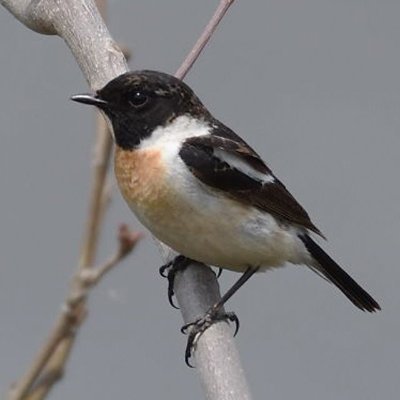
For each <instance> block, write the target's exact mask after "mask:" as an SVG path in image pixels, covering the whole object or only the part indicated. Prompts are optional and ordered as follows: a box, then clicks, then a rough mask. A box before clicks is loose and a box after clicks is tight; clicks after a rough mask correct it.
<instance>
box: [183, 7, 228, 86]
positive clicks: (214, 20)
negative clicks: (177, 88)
mask: <svg viewBox="0 0 400 400" xmlns="http://www.w3.org/2000/svg"><path fill="white" fill-rule="evenodd" d="M233 2H234V0H221V1H220V2H219V5H218V7H217V9H216V10H215V13H214V15H213V16H212V17H211V19H210V21H209V22H208V24H207V26H206V27H205V28H204V31H203V33H202V34H201V35H200V37H199V38H198V39H197V42H196V43H195V45H194V46H193V48H192V50H190V52H189V54H188V55H187V56H186V58H185V60H184V61H183V63H182V64H181V66H180V67H179V68H178V70H177V71H176V72H175V76H176V77H177V78H179V79H184V78H185V76H186V74H187V73H188V72H189V70H190V68H192V66H193V64H194V63H195V62H196V60H197V59H198V58H199V56H200V54H201V52H202V51H203V49H204V47H205V46H206V44H207V43H208V42H209V40H210V38H211V36H212V34H213V33H214V31H215V30H216V29H217V27H218V25H219V23H220V22H221V20H222V18H224V15H225V13H226V12H227V11H228V8H229V7H230V6H231V5H232V4H233Z"/></svg>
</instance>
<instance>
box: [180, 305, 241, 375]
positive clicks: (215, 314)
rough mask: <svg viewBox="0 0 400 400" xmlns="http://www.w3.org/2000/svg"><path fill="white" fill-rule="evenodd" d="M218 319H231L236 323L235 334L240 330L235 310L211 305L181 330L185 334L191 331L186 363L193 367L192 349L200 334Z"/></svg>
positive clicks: (187, 345)
mask: <svg viewBox="0 0 400 400" xmlns="http://www.w3.org/2000/svg"><path fill="white" fill-rule="evenodd" d="M218 321H231V322H234V323H235V333H234V336H236V334H237V333H238V331H239V326H240V324H239V318H238V317H237V316H236V314H235V313H234V312H221V309H220V307H215V306H213V307H211V308H210V309H209V310H208V311H207V312H206V313H205V314H204V315H203V317H201V318H199V319H198V320H196V321H194V322H191V323H189V324H186V325H184V326H182V328H181V332H182V333H183V334H187V333H189V336H188V340H187V344H186V350H185V362H186V365H187V366H188V367H190V368H193V365H192V364H191V363H190V361H189V360H190V358H191V356H192V350H193V348H194V346H195V345H196V343H197V341H198V340H199V338H200V336H201V335H202V334H203V333H204V332H205V331H206V330H207V329H208V328H209V327H210V326H211V325H213V324H214V323H215V322H218Z"/></svg>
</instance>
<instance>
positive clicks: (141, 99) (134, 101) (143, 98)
mask: <svg viewBox="0 0 400 400" xmlns="http://www.w3.org/2000/svg"><path fill="white" fill-rule="evenodd" d="M148 100H149V98H148V96H147V95H146V94H144V93H143V92H139V91H136V92H132V93H131V94H130V95H129V97H128V102H129V104H130V105H132V106H133V107H142V106H144V105H145V104H146V103H147V101H148Z"/></svg>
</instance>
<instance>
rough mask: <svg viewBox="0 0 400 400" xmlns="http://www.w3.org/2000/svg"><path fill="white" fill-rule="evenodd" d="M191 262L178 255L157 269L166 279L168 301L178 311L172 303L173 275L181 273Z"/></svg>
mask: <svg viewBox="0 0 400 400" xmlns="http://www.w3.org/2000/svg"><path fill="white" fill-rule="evenodd" d="M191 262H192V261H191V260H190V258H187V257H185V256H182V255H179V256H177V257H175V258H174V259H173V260H172V261H170V262H169V263H167V264H164V265H163V266H161V267H160V269H159V272H160V275H161V276H162V277H164V278H167V279H168V301H169V304H171V306H172V307H174V308H177V309H179V307H177V306H176V305H175V304H174V301H173V297H174V280H175V275H176V273H177V272H178V271H183V270H184V269H185V268H186V267H187V266H188V265H189V264H190V263H191Z"/></svg>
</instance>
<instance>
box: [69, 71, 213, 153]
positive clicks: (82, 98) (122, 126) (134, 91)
mask: <svg viewBox="0 0 400 400" xmlns="http://www.w3.org/2000/svg"><path fill="white" fill-rule="evenodd" d="M71 99H72V100H74V101H77V102H80V103H85V104H91V105H95V106H96V107H98V108H100V109H101V110H102V111H104V113H105V114H106V115H107V117H108V118H109V119H110V121H111V123H112V126H113V130H114V135H115V141H116V142H117V144H118V145H119V146H120V147H122V148H124V149H126V150H129V149H133V148H135V147H137V146H138V145H139V143H140V141H141V140H142V139H144V138H146V137H148V136H150V135H151V133H152V132H153V130H154V129H155V128H156V127H158V126H165V125H166V124H168V123H169V122H171V121H173V120H174V119H175V118H176V117H179V116H181V115H185V114H188V115H191V116H193V117H197V118H206V117H207V116H208V115H209V113H208V111H207V109H206V108H205V107H204V106H203V104H202V103H201V101H200V100H199V99H198V97H197V96H196V95H195V94H194V93H193V91H192V89H190V88H189V86H187V85H186V84H185V83H184V82H182V81H181V80H179V79H177V78H175V77H174V76H172V75H168V74H165V73H162V72H156V71H136V72H127V73H125V74H123V75H120V76H118V77H117V78H115V79H113V80H112V81H110V82H109V83H107V85H106V86H104V87H103V88H102V89H100V90H98V91H97V93H96V95H95V96H91V95H76V96H73V97H72V98H71Z"/></svg>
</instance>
